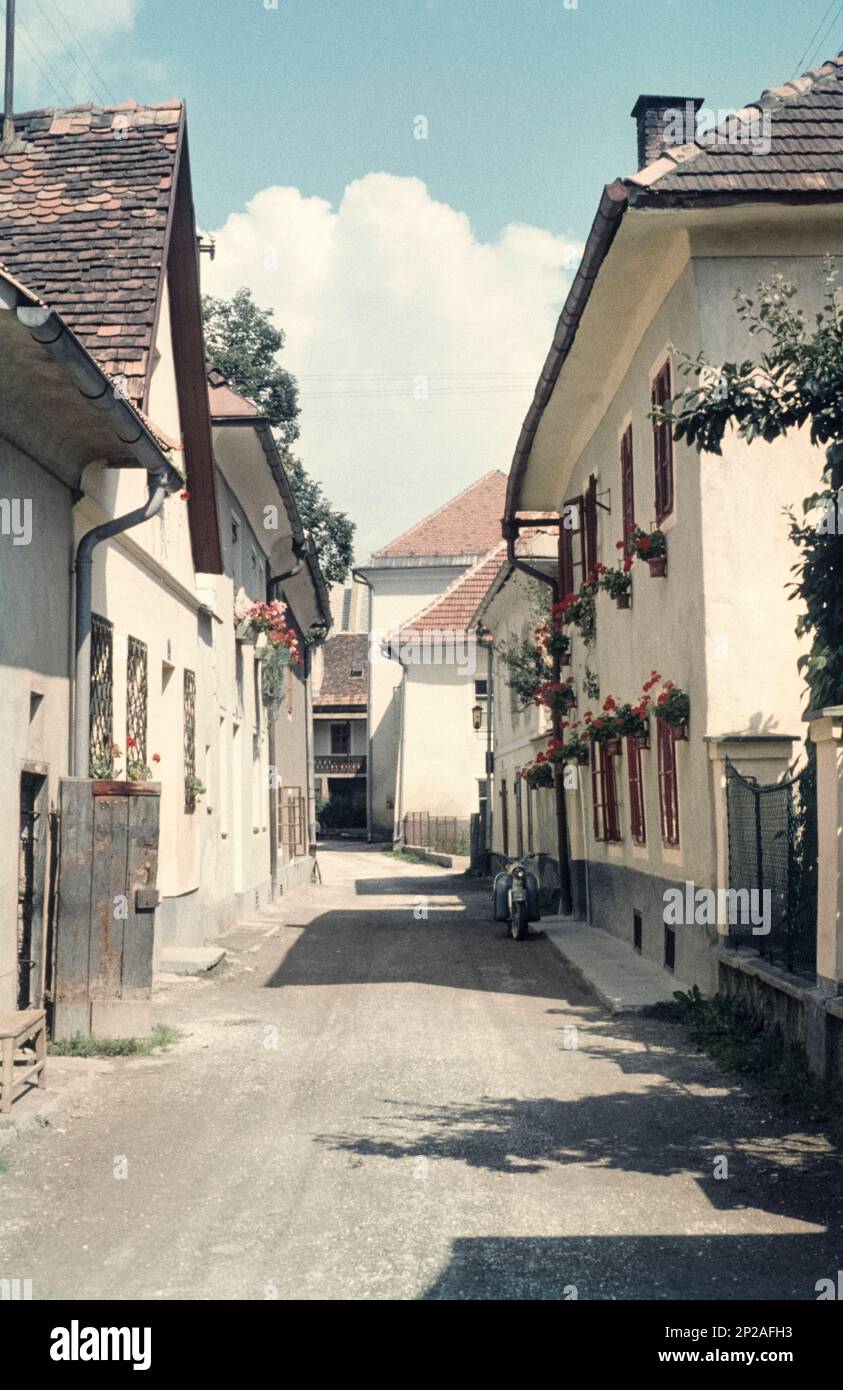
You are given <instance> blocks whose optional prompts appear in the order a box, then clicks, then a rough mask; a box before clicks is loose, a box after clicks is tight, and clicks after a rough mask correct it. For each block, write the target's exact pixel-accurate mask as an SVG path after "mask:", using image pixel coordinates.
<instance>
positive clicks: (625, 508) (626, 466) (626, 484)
mask: <svg viewBox="0 0 843 1390" xmlns="http://www.w3.org/2000/svg"><path fill="white" fill-rule="evenodd" d="M621 513H622V515H621V522H622V525H623V542H624V554H625V555H628V554H629V552H630V545H629V533H630V531H631V530H632V528H633V526H634V525H635V478H634V474H633V469H632V426H631V425H630V426H629V428H628V429H627V430H625V431H624V435H623V438H622V439H621Z"/></svg>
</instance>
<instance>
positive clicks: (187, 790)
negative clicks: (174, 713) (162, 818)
mask: <svg viewBox="0 0 843 1390" xmlns="http://www.w3.org/2000/svg"><path fill="white" fill-rule="evenodd" d="M196 796H197V779H196V676H195V674H194V673H193V671H185V673H184V809H185V811H189V812H193V811H195V810H196Z"/></svg>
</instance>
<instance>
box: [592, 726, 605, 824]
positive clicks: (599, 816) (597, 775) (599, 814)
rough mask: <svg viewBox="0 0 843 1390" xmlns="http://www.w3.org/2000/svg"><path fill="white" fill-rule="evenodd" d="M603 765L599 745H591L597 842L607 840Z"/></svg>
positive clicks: (593, 822) (593, 820)
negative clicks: (604, 823) (604, 821)
mask: <svg viewBox="0 0 843 1390" xmlns="http://www.w3.org/2000/svg"><path fill="white" fill-rule="evenodd" d="M603 802H604V791H603V763H602V760H601V759H600V758H599V757H598V753H597V745H596V744H595V743H592V745H591V816H592V826H593V829H594V838H595V840H602V839H604V838H605V836H604V833H603Z"/></svg>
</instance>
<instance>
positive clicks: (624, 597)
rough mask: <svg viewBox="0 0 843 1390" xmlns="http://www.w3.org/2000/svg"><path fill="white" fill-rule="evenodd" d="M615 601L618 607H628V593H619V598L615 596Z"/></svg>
mask: <svg viewBox="0 0 843 1390" xmlns="http://www.w3.org/2000/svg"><path fill="white" fill-rule="evenodd" d="M615 603H616V604H617V606H618V608H629V606H630V595H629V594H621V595H620V597H619V598H616V599H615Z"/></svg>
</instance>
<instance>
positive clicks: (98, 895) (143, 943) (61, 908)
mask: <svg viewBox="0 0 843 1390" xmlns="http://www.w3.org/2000/svg"><path fill="white" fill-rule="evenodd" d="M160 795H161V787H160V783H158V782H92V781H88V780H87V779H86V778H64V779H63V780H62V782H61V830H60V846H61V847H60V868H59V887H58V911H57V920H56V963H55V982H54V997H55V1013H54V1025H53V1034H54V1036H55V1037H56V1038H67V1037H72V1036H73V1034H74V1033H83V1034H88V1033H92V1032H93V1033H99V1034H104V1035H113V1036H119V1035H121V1034H126V1033H143V1032H146V1031H148V1026H149V1025H148V1016H149V1002H150V999H151V996H152V954H153V945H154V931H155V908H156V906H157V903H158V894H157V891H156V888H155V880H156V874H157V869H158V825H159V808H160Z"/></svg>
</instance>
